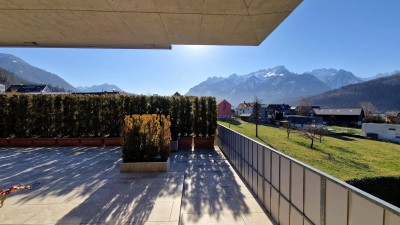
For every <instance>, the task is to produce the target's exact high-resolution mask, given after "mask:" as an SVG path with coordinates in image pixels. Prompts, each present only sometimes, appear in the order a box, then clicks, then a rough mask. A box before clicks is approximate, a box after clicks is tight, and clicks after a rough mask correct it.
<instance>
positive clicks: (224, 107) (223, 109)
mask: <svg viewBox="0 0 400 225" xmlns="http://www.w3.org/2000/svg"><path fill="white" fill-rule="evenodd" d="M231 108H232V105H231V103H229V102H228V101H227V100H225V99H223V100H219V101H217V111H218V118H219V119H230V118H231V114H232V111H231V110H232V109H231Z"/></svg>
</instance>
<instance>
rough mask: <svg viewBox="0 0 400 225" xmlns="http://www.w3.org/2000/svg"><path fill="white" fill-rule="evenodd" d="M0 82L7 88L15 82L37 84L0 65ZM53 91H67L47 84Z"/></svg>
mask: <svg viewBox="0 0 400 225" xmlns="http://www.w3.org/2000/svg"><path fill="white" fill-rule="evenodd" d="M0 84H4V85H5V86H6V89H7V88H8V87H9V86H11V85H13V84H36V83H34V82H30V81H26V80H24V79H21V78H19V77H18V76H16V75H15V74H14V73H12V72H10V71H8V70H5V69H3V68H1V67H0ZM47 86H48V87H49V89H50V90H51V91H52V92H66V91H65V89H64V88H60V87H54V86H53V85H47Z"/></svg>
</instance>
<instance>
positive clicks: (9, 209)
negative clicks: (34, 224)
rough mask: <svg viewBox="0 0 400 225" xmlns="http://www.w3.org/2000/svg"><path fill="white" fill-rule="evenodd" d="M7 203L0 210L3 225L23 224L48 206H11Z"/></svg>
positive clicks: (0, 221) (0, 219) (0, 220)
mask: <svg viewBox="0 0 400 225" xmlns="http://www.w3.org/2000/svg"><path fill="white" fill-rule="evenodd" d="M7 201H8V199H6V201H5V202H4V205H3V207H2V208H0V223H1V224H23V223H25V222H26V221H28V220H29V219H30V218H32V217H34V216H36V215H37V214H39V213H40V212H41V211H42V210H44V209H45V208H46V205H35V206H32V205H30V206H29V205H9V204H8V202H7Z"/></svg>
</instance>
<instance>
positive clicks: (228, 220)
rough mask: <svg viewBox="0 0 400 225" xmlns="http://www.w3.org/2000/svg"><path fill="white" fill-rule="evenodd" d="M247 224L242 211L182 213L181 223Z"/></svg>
mask: <svg viewBox="0 0 400 225" xmlns="http://www.w3.org/2000/svg"><path fill="white" fill-rule="evenodd" d="M196 224H199V225H200V224H201V225H203V224H204V225H245V222H244V220H243V217H242V216H241V214H240V213H220V214H182V216H181V221H180V225H196Z"/></svg>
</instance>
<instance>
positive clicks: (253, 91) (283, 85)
mask: <svg viewBox="0 0 400 225" xmlns="http://www.w3.org/2000/svg"><path fill="white" fill-rule="evenodd" d="M395 73H399V71H394V72H391V73H382V74H378V75H377V76H375V77H382V76H389V75H392V74H395ZM363 81H365V79H361V78H359V77H357V76H355V75H354V74H353V73H351V72H349V71H346V70H342V69H340V70H336V69H315V70H312V71H311V72H305V73H303V74H296V73H292V72H290V71H289V70H288V69H286V68H285V67H284V66H277V67H275V68H272V69H263V70H258V71H255V72H252V73H249V74H245V75H237V74H232V75H230V76H229V77H226V78H223V77H211V78H208V79H207V80H206V81H204V82H202V83H200V84H198V85H196V86H194V87H192V88H191V89H190V90H189V92H188V93H187V94H186V95H197V96H202V95H211V96H215V97H216V98H217V99H223V98H224V99H227V100H228V101H229V102H231V103H232V104H233V105H237V104H239V103H240V102H242V101H252V100H253V99H254V98H255V97H256V96H257V97H258V98H260V99H262V100H263V103H266V104H268V103H283V102H285V103H293V104H296V102H297V101H298V100H299V99H300V98H302V97H308V96H313V95H317V94H321V93H323V92H326V91H329V90H333V89H337V88H341V87H343V86H347V85H350V84H357V83H361V82H363Z"/></svg>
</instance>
